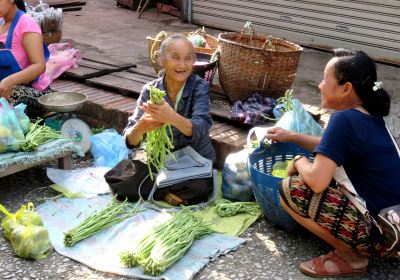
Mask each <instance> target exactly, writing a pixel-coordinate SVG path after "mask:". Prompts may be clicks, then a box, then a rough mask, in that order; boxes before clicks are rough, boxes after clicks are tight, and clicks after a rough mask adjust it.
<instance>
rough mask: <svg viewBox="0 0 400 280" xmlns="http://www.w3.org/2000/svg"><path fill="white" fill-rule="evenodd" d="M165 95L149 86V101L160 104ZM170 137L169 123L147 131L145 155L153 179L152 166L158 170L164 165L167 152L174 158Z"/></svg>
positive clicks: (163, 92)
mask: <svg viewBox="0 0 400 280" xmlns="http://www.w3.org/2000/svg"><path fill="white" fill-rule="evenodd" d="M165 95H166V94H165V91H161V90H159V89H158V88H155V87H150V101H151V102H152V103H154V104H158V105H162V104H163V102H164V96H165ZM167 130H168V132H169V135H171V139H170V136H169V135H168V132H167ZM172 137H173V134H172V128H171V125H170V124H165V125H163V126H162V127H160V128H157V129H154V130H152V131H150V132H148V133H147V135H146V156H147V163H148V167H149V173H150V178H151V179H153V171H152V169H151V167H152V166H154V167H155V169H156V170H157V171H159V170H160V169H162V168H163V167H164V165H165V161H166V159H167V155H168V154H169V155H170V156H171V157H172V158H174V159H175V157H174V155H173V154H172V153H171V150H172V149H173V148H174V145H173V144H172V141H173V139H172Z"/></svg>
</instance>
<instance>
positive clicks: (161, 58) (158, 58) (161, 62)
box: [156, 52, 164, 67]
mask: <svg viewBox="0 0 400 280" xmlns="http://www.w3.org/2000/svg"><path fill="white" fill-rule="evenodd" d="M156 56H157V62H158V65H160V66H161V67H164V59H163V57H162V56H161V55H160V53H159V52H157V53H156Z"/></svg>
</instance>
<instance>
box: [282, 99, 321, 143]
mask: <svg viewBox="0 0 400 280" xmlns="http://www.w3.org/2000/svg"><path fill="white" fill-rule="evenodd" d="M291 104H292V106H291V110H287V111H286V112H285V113H284V114H283V116H282V117H281V118H280V120H279V121H278V122H277V123H276V126H279V127H281V128H283V129H286V130H289V131H293V132H297V133H303V134H308V135H312V136H322V134H323V133H324V130H323V128H322V127H321V126H320V125H319V124H318V123H317V122H316V121H315V120H314V119H313V117H312V116H311V115H310V114H309V113H307V111H306V110H305V109H304V108H303V105H302V104H301V102H300V101H299V100H297V99H292V100H291Z"/></svg>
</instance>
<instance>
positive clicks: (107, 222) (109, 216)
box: [64, 198, 142, 247]
mask: <svg viewBox="0 0 400 280" xmlns="http://www.w3.org/2000/svg"><path fill="white" fill-rule="evenodd" d="M140 202H141V200H139V202H138V203H137V204H136V206H135V207H133V208H132V207H131V204H130V203H129V202H128V200H127V199H126V200H125V201H124V202H119V201H117V200H116V199H115V198H113V200H112V201H111V202H110V203H109V204H108V205H107V206H106V207H105V208H103V209H102V210H100V211H95V212H94V213H92V214H91V215H90V216H89V217H88V218H86V219H85V220H84V221H82V222H81V223H80V224H79V225H77V226H76V227H74V228H73V229H71V230H69V231H68V232H66V233H64V245H65V246H66V247H72V246H73V245H74V244H75V243H77V242H79V241H81V240H83V239H85V238H88V237H90V236H92V235H94V234H96V233H98V232H100V231H102V230H103V229H106V228H109V227H111V226H113V225H115V224H118V223H120V222H122V221H124V220H126V219H128V218H130V217H132V216H133V215H135V214H136V213H138V212H140V211H141V210H142V209H141V208H140V207H139V204H140Z"/></svg>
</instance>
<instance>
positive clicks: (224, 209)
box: [215, 199, 261, 217]
mask: <svg viewBox="0 0 400 280" xmlns="http://www.w3.org/2000/svg"><path fill="white" fill-rule="evenodd" d="M215 204H216V207H215V208H216V210H217V213H218V215H219V216H220V217H231V216H235V215H237V214H239V213H247V214H250V215H259V214H260V213H261V212H260V206H258V204H257V203H254V202H241V201H239V202H231V201H229V200H227V199H219V200H217V201H215Z"/></svg>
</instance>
